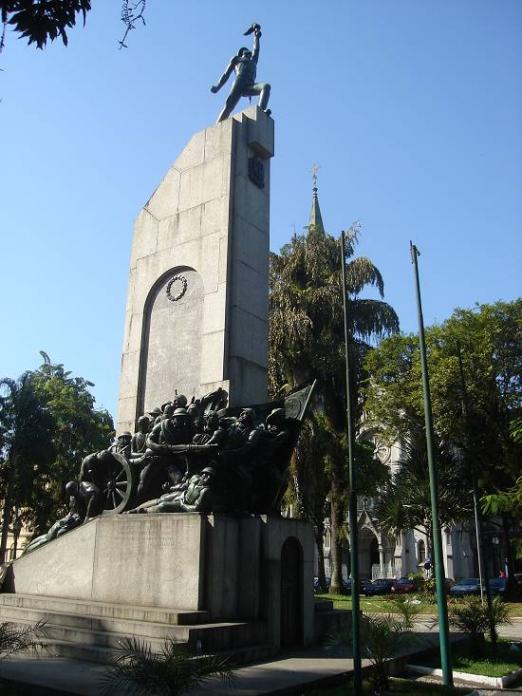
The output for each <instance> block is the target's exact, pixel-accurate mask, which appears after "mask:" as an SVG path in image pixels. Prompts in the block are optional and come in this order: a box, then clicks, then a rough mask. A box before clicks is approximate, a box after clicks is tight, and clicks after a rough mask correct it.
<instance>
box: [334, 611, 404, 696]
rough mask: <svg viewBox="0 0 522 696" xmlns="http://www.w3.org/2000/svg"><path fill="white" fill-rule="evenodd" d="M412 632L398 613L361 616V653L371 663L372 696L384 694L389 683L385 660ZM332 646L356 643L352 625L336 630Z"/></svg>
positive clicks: (396, 650) (390, 656)
mask: <svg viewBox="0 0 522 696" xmlns="http://www.w3.org/2000/svg"><path fill="white" fill-rule="evenodd" d="M410 636H411V634H410V632H409V631H408V629H407V628H406V626H405V624H404V621H402V620H400V619H397V618H396V617H395V616H392V615H390V614H388V615H387V616H368V615H367V614H364V615H363V616H362V620H361V636H360V640H361V653H362V656H363V657H366V658H367V659H368V660H369V661H370V663H371V665H372V670H371V674H370V684H371V688H372V695H373V696H382V694H384V693H385V691H386V690H387V689H388V687H389V676H388V669H387V665H386V663H387V662H388V660H390V659H391V658H392V657H394V655H396V654H397V652H398V651H399V650H400V649H401V647H402V646H403V645H404V644H405V643H406V642H407V640H408V639H409V638H410ZM328 642H329V644H330V645H331V646H350V647H352V645H353V639H352V632H351V625H350V626H349V627H348V630H347V631H346V629H345V631H343V632H341V633H338V634H336V635H335V636H333V637H331V638H330V640H329V641H328Z"/></svg>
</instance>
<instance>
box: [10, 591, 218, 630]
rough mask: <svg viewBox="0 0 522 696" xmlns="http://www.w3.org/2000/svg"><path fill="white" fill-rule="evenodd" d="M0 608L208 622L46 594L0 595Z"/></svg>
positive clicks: (203, 616)
mask: <svg viewBox="0 0 522 696" xmlns="http://www.w3.org/2000/svg"><path fill="white" fill-rule="evenodd" d="M3 606H10V607H13V606H15V607H25V608H27V609H40V610H42V611H46V612H52V611H58V612H62V613H66V614H70V615H73V614H78V615H80V616H84V617H85V616H92V617H99V618H103V619H106V618H113V619H126V620H131V621H151V622H153V623H165V624H168V625H172V624H179V625H183V626H187V625H194V624H201V623H206V622H208V618H209V615H208V612H207V611H192V610H189V611H187V610H184V609H174V608H172V609H170V608H169V609H167V608H162V607H148V606H138V605H128V604H113V603H109V602H94V601H92V602H91V601H87V600H80V599H64V598H62V597H51V596H46V595H30V594H18V593H16V594H14V593H0V611H1V609H2V607H3Z"/></svg>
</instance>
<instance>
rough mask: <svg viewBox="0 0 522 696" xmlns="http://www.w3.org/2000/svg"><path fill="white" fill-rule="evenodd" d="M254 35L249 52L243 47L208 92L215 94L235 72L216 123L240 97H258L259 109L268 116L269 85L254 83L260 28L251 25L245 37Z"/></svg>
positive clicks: (228, 112) (225, 117)
mask: <svg viewBox="0 0 522 696" xmlns="http://www.w3.org/2000/svg"><path fill="white" fill-rule="evenodd" d="M252 33H253V34H254V45H253V47H252V50H251V51H250V50H249V49H248V48H246V47H245V46H243V47H242V48H240V49H239V51H238V52H237V54H236V55H235V56H232V58H231V59H230V62H229V64H228V66H227V68H226V70H225V72H224V73H223V75H221V77H220V78H219V82H218V83H217V85H213V86H212V87H211V88H210V91H211V92H212V93H213V94H216V92H218V91H219V90H220V89H221V87H223V85H224V84H225V82H226V81H227V80H228V78H229V77H230V75H232V73H233V72H234V71H235V73H236V78H235V80H234V84H233V85H232V89H231V90H230V94H229V95H228V97H227V99H226V101H225V106H224V107H223V110H222V111H221V113H220V114H219V116H218V119H217V122H218V123H219V122H220V121H224V120H225V119H227V118H228V117H229V116H230V114H231V113H232V110H233V109H234V107H235V106H236V104H237V103H238V101H239V100H240V99H241V97H253V96H257V95H259V108H260V109H262V110H263V111H265V112H266V113H267V114H268V115H270V113H271V111H270V109H267V108H266V107H267V105H268V99H269V98H270V85H269V84H268V83H267V82H256V72H257V61H258V59H259V39H260V38H261V26H260V25H259V24H252V25H251V26H250V27H249V28H248V29H247V30H246V31H245V34H244V35H245V36H246V35H248V34H252Z"/></svg>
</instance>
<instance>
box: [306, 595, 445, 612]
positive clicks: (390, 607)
mask: <svg viewBox="0 0 522 696" xmlns="http://www.w3.org/2000/svg"><path fill="white" fill-rule="evenodd" d="M315 596H316V598H317V599H329V600H331V601H333V605H334V609H345V610H350V609H351V608H352V598H351V597H350V595H331V594H328V593H327V592H325V593H320V594H316V595H315ZM411 598H412V599H418V600H420V602H421V604H419V605H418V606H419V609H420V612H421V613H422V614H436V613H437V607H436V605H435V604H433V603H432V602H430V601H428V600H426V598H425V597H422V596H418V595H411ZM360 604H361V609H362V611H363V612H364V613H365V614H394V613H396V612H397V607H396V606H395V604H394V603H393V596H391V595H385V596H377V597H365V596H364V595H361V597H360Z"/></svg>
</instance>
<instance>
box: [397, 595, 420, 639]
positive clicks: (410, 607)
mask: <svg viewBox="0 0 522 696" xmlns="http://www.w3.org/2000/svg"><path fill="white" fill-rule="evenodd" d="M391 603H392V604H393V607H394V609H395V612H396V613H397V614H399V616H400V617H401V621H402V627H403V629H405V630H407V631H411V629H412V628H413V624H414V618H415V616H417V614H418V613H419V612H420V605H419V604H414V603H413V602H412V599H411V597H405V596H404V595H397V596H395V597H394V598H393V599H392V600H391Z"/></svg>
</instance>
